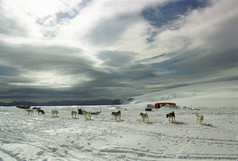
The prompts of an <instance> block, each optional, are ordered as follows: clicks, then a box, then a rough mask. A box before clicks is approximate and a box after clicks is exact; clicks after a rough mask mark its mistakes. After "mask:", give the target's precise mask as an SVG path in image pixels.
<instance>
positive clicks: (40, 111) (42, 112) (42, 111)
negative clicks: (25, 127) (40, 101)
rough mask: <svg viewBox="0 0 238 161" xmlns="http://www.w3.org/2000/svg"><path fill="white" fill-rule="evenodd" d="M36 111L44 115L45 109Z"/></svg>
mask: <svg viewBox="0 0 238 161" xmlns="http://www.w3.org/2000/svg"><path fill="white" fill-rule="evenodd" d="M37 112H38V115H40V114H42V115H44V114H45V111H44V110H41V109H37Z"/></svg>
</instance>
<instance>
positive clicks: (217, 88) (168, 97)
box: [132, 81, 238, 107]
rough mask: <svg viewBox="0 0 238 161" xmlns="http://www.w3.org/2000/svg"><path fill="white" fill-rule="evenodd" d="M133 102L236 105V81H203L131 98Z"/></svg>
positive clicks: (217, 105)
mask: <svg viewBox="0 0 238 161" xmlns="http://www.w3.org/2000/svg"><path fill="white" fill-rule="evenodd" d="M133 100H134V101H133V102H132V103H133V104H137V103H144V104H147V103H153V104H154V103H156V102H175V103H176V104H177V105H179V106H187V107H190V106H193V107H199V106H201V107H233V106H237V102H238V101H237V100H238V81H229V82H216V83H204V84H198V85H191V86H185V87H179V88H174V89H170V90H165V91H160V92H155V93H151V94H147V95H142V96H137V97H134V98H133Z"/></svg>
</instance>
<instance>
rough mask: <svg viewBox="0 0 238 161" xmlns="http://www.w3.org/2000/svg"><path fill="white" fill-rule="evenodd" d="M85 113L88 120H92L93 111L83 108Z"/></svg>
mask: <svg viewBox="0 0 238 161" xmlns="http://www.w3.org/2000/svg"><path fill="white" fill-rule="evenodd" d="M83 115H84V117H85V119H86V120H91V111H86V110H83Z"/></svg>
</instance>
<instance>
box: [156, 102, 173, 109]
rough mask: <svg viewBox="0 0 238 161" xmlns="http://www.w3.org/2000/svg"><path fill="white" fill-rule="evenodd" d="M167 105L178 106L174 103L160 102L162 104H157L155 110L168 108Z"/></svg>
mask: <svg viewBox="0 0 238 161" xmlns="http://www.w3.org/2000/svg"><path fill="white" fill-rule="evenodd" d="M166 105H169V106H176V104H175V103H172V102H160V103H155V108H161V107H163V106H166Z"/></svg>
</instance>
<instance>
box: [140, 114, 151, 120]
mask: <svg viewBox="0 0 238 161" xmlns="http://www.w3.org/2000/svg"><path fill="white" fill-rule="evenodd" d="M140 116H141V117H142V121H143V122H145V121H149V116H148V113H142V112H141V113H140Z"/></svg>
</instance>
